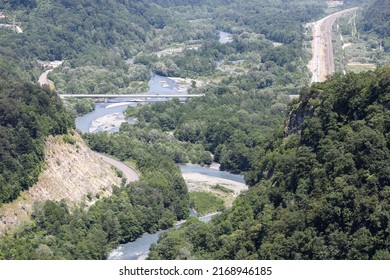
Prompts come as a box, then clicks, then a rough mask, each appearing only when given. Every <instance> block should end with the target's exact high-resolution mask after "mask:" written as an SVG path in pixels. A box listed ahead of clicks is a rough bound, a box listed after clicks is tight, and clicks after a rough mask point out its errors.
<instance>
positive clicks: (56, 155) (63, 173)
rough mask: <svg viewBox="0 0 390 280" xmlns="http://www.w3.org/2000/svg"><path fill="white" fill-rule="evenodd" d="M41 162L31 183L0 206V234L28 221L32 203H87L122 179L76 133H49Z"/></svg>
mask: <svg viewBox="0 0 390 280" xmlns="http://www.w3.org/2000/svg"><path fill="white" fill-rule="evenodd" d="M44 166H45V167H44V168H43V169H44V171H43V172H42V173H41V174H40V175H39V178H38V182H37V183H36V184H34V186H32V187H31V188H30V189H29V190H28V191H25V192H23V193H22V194H21V195H20V196H19V197H18V199H16V200H14V201H13V202H11V203H8V204H4V205H3V206H2V207H1V208H0V236H1V234H2V233H4V232H5V231H6V230H7V229H12V228H15V227H17V226H19V225H20V224H22V223H23V222H25V221H27V220H28V219H29V217H30V215H31V213H32V211H33V206H34V203H38V202H44V201H46V200H52V201H58V202H59V201H65V202H66V203H67V204H68V205H69V206H71V205H82V204H84V205H85V206H87V205H89V204H90V203H92V202H93V201H95V200H96V198H102V197H106V196H109V195H111V193H112V187H113V186H119V185H120V183H121V179H120V178H119V177H118V175H117V174H116V172H115V171H114V170H113V169H112V167H111V166H110V165H109V164H107V163H105V162H104V161H102V160H101V159H100V158H99V157H98V156H97V155H96V154H94V153H93V152H92V151H91V150H90V149H89V148H88V146H87V145H86V144H85V143H84V141H83V140H82V139H81V137H80V136H79V135H78V134H77V133H73V135H64V136H56V137H54V136H49V137H48V138H47V139H46V141H45V164H44Z"/></svg>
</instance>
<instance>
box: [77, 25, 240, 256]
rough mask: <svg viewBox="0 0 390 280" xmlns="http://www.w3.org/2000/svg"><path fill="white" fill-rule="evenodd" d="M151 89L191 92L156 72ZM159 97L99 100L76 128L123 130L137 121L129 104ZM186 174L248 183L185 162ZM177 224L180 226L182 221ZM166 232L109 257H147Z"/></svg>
mask: <svg viewBox="0 0 390 280" xmlns="http://www.w3.org/2000/svg"><path fill="white" fill-rule="evenodd" d="M219 33H220V42H221V43H227V42H230V40H231V37H230V34H228V33H226V32H219ZM148 85H149V88H150V89H149V91H148V92H147V93H154V94H156V93H159V94H172V96H175V94H185V93H187V90H188V88H189V87H188V86H183V85H179V84H178V83H176V82H175V81H174V80H173V79H170V78H166V77H162V76H159V75H156V74H152V78H151V80H150V81H149V83H148ZM156 101H159V100H153V99H148V101H145V102H131V101H129V100H125V99H120V98H116V99H115V100H112V101H111V102H107V103H96V107H95V110H94V111H93V112H91V113H89V114H86V115H84V116H82V117H79V118H77V119H76V128H77V129H78V130H80V131H81V132H83V133H88V132H90V133H94V132H98V131H102V130H105V131H108V132H110V133H111V132H116V131H119V127H120V124H121V123H122V122H126V121H127V122H129V123H132V122H134V120H126V118H125V116H124V111H125V110H126V108H127V107H129V106H137V105H138V104H145V103H149V102H156ZM180 169H181V171H182V173H185V172H187V173H188V172H190V173H191V172H192V173H198V174H202V175H206V176H210V177H215V178H221V179H226V180H230V181H234V182H238V183H244V178H243V176H241V175H236V174H231V173H228V172H225V171H220V170H217V169H212V168H209V167H201V166H197V165H183V166H180ZM190 215H191V216H196V213H195V212H194V211H193V210H190ZM212 216H213V215H209V216H205V217H200V218H199V220H201V221H203V222H208V221H210V220H211V218H212ZM175 227H180V224H178V225H176V226H175ZM162 232H164V231H163V230H160V231H157V232H156V233H153V234H147V233H146V234H144V235H143V236H141V237H140V238H138V239H137V240H135V241H133V242H129V243H126V244H123V245H120V246H119V247H118V248H117V249H115V250H113V251H112V252H111V253H110V254H109V256H108V259H109V260H139V259H145V258H146V257H147V255H148V253H149V248H150V245H151V244H153V243H156V242H157V240H158V237H159V235H160V234H161V233H162Z"/></svg>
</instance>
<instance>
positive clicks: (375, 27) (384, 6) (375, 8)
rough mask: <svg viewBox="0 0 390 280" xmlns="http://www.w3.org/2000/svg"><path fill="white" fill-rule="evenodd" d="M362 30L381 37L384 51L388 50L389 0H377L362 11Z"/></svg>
mask: <svg viewBox="0 0 390 280" xmlns="http://www.w3.org/2000/svg"><path fill="white" fill-rule="evenodd" d="M363 20H364V22H363V27H362V29H363V31H365V32H367V33H371V32H374V33H375V34H376V35H377V36H378V37H379V38H381V39H383V46H384V49H385V51H386V52H389V51H390V1H389V0H377V1H375V2H374V3H373V4H372V5H371V6H370V7H369V8H368V9H367V10H366V11H365V12H364V13H363Z"/></svg>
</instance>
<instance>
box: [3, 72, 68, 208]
mask: <svg viewBox="0 0 390 280" xmlns="http://www.w3.org/2000/svg"><path fill="white" fill-rule="evenodd" d="M72 127H74V120H73V119H72V118H71V117H70V116H69V114H68V113H66V112H65V109H64V107H63V106H62V102H61V100H60V99H59V97H58V96H57V95H56V94H54V93H53V92H50V91H49V90H47V89H42V88H41V87H38V86H35V85H33V84H31V83H29V82H22V81H18V80H15V79H12V78H10V77H8V76H6V75H5V74H4V73H0V143H1V144H0V205H1V204H2V203H5V202H9V201H11V200H13V199H15V198H16V197H17V196H18V195H19V193H20V192H21V191H22V190H25V189H28V188H29V187H31V186H32V185H33V184H34V183H35V182H36V181H37V179H38V175H39V173H40V172H41V170H42V164H43V159H44V141H45V139H46V137H47V136H48V135H49V134H51V135H57V134H64V133H67V131H68V129H69V128H72Z"/></svg>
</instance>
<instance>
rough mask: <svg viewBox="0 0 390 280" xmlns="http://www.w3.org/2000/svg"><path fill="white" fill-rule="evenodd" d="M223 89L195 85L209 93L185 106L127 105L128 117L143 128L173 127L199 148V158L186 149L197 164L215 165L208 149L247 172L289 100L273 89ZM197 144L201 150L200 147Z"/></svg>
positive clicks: (232, 167)
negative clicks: (224, 91)
mask: <svg viewBox="0 0 390 280" xmlns="http://www.w3.org/2000/svg"><path fill="white" fill-rule="evenodd" d="M219 89H220V87H208V88H206V89H196V90H193V92H198V93H206V96H205V97H202V98H197V99H193V100H191V101H187V102H186V103H185V104H180V103H179V102H178V100H173V101H170V102H164V103H155V104H151V105H145V106H142V107H136V108H129V109H128V110H127V115H129V116H133V117H134V116H136V117H137V118H138V120H139V124H138V125H137V127H140V128H142V129H144V130H145V129H147V130H150V129H151V128H152V127H153V128H159V129H161V130H163V131H164V130H165V131H166V130H174V136H175V138H176V139H177V140H179V141H184V142H187V144H186V145H187V146H188V147H193V148H194V149H197V156H198V159H194V158H193V156H192V153H191V152H190V153H189V152H187V156H188V158H189V159H190V160H191V161H192V162H193V163H204V164H210V163H211V159H210V155H209V153H204V150H205V149H206V150H208V151H209V152H211V153H212V154H214V160H215V161H217V162H220V163H221V169H222V170H229V171H232V172H236V173H239V172H243V171H248V170H249V169H250V167H251V165H252V161H253V160H257V158H258V156H259V154H260V153H261V151H262V148H261V147H260V146H261V144H262V143H263V141H264V139H266V138H267V137H269V136H270V135H271V132H272V130H271V127H275V126H278V125H281V124H282V120H283V117H284V115H285V113H286V111H285V109H286V108H287V106H286V105H285V103H287V101H288V99H287V98H286V99H284V100H283V98H282V97H281V98H280V100H278V101H277V100H275V95H276V94H274V93H273V91H259V90H251V91H249V92H246V91H236V92H234V93H225V94H223V95H219V94H218V93H219ZM281 102H284V103H281ZM270 108H271V109H270ZM283 108H284V109H283ZM165 142H167V141H165ZM191 143H192V144H196V145H195V146H194V145H191ZM165 145H170V143H168V144H167V143H166V144H165ZM199 146H200V147H203V148H202V150H203V152H202V150H201V149H198V148H196V147H199Z"/></svg>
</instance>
